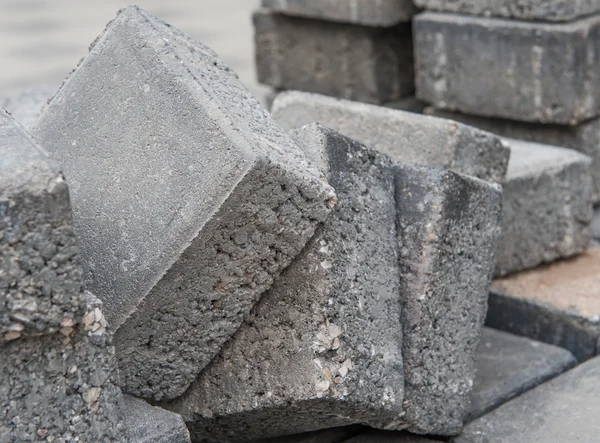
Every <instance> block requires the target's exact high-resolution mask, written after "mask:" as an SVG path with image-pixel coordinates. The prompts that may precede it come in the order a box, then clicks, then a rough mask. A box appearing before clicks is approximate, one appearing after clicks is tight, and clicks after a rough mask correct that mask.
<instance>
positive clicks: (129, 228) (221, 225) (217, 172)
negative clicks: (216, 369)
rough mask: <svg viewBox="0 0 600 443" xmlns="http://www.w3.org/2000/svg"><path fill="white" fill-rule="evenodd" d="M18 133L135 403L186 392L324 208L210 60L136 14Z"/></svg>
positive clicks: (237, 87) (317, 192)
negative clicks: (100, 312) (63, 195)
mask: <svg viewBox="0 0 600 443" xmlns="http://www.w3.org/2000/svg"><path fill="white" fill-rule="evenodd" d="M116 66H118V67H119V68H118V69H116V68H115V67H116ZM33 132H34V136H35V138H36V139H37V140H38V141H39V142H41V143H43V144H44V146H45V147H46V148H47V149H48V150H49V151H50V152H51V154H52V156H53V157H54V158H56V159H57V160H58V161H59V162H60V163H61V164H62V165H63V167H64V171H65V175H66V178H67V181H69V184H70V186H71V189H72V199H73V208H74V226H75V232H76V233H77V235H78V240H79V244H80V247H81V249H82V258H83V261H84V269H85V271H86V282H87V284H88V286H89V288H91V289H92V290H93V292H94V293H96V294H97V295H98V297H99V298H101V299H102V300H103V301H104V302H105V303H106V311H107V317H108V318H109V321H110V322H111V324H112V325H113V328H115V329H117V328H118V330H117V331H116V334H115V345H116V348H117V354H118V357H119V367H120V375H121V381H122V384H123V387H124V389H125V390H126V391H127V392H129V393H132V394H135V395H137V396H139V397H144V398H154V399H166V398H174V397H177V396H179V395H181V394H182V393H183V392H184V391H185V390H186V389H187V387H188V386H189V384H190V383H191V382H192V381H193V380H194V378H195V376H196V375H197V374H198V372H200V371H201V370H202V368H203V367H204V366H205V365H206V364H208V362H210V360H211V359H212V358H213V357H214V356H215V355H216V354H217V352H218V351H219V349H220V347H221V345H222V344H223V343H224V342H225V341H227V340H228V339H229V338H230V336H231V335H232V334H233V333H234V332H235V331H236V330H237V328H238V327H239V326H240V324H241V322H242V317H243V315H244V314H246V313H247V312H248V311H249V310H250V306H251V305H252V304H253V303H255V302H256V301H257V300H258V298H259V297H260V295H261V294H262V293H263V292H264V291H265V290H267V289H268V288H269V287H270V286H271V284H272V282H273V278H274V277H276V276H277V275H278V274H279V272H280V271H281V270H282V269H284V268H285V267H286V266H287V265H288V264H289V263H290V261H291V260H292V258H293V257H295V256H296V255H297V254H298V253H299V252H300V250H301V249H302V248H303V246H304V245H305V243H306V242H307V241H308V239H309V238H310V237H311V236H312V235H313V233H314V230H315V228H316V226H317V224H318V222H320V221H322V220H324V219H325V218H326V216H327V214H328V213H329V211H330V207H331V205H332V204H333V201H334V196H333V195H334V194H333V191H332V189H331V187H330V186H328V185H327V183H326V182H324V181H323V180H321V177H320V176H319V175H318V173H317V172H316V171H313V170H312V169H311V168H310V167H309V166H308V164H307V161H306V160H305V158H304V156H303V155H302V153H301V152H300V150H299V149H298V148H297V147H296V145H295V144H294V143H293V141H292V140H291V139H290V138H289V135H288V134H287V133H286V132H285V131H284V130H283V129H281V128H279V127H278V126H277V125H275V124H274V123H273V122H272V120H271V118H270V116H269V114H268V113H267V111H266V110H264V109H263V108H262V106H261V105H260V104H259V103H258V101H257V100H256V99H255V98H254V97H252V96H251V94H250V93H249V92H248V91H247V90H246V89H245V88H244V87H243V85H242V84H241V83H240V81H239V79H238V78H237V76H236V75H235V74H234V73H233V72H232V71H231V70H230V69H229V68H228V67H227V66H225V65H224V64H223V63H222V62H221V61H219V59H218V58H217V57H216V55H215V54H214V53H213V52H212V51H211V50H210V49H208V48H206V47H205V46H203V45H202V44H200V43H198V42H195V41H193V40H191V39H190V38H188V37H187V36H186V35H184V34H182V33H181V32H179V31H177V30H176V29H174V28H171V27H169V26H168V25H166V24H165V23H163V22H161V21H160V20H158V19H156V18H155V17H153V16H151V15H149V14H147V13H146V12H144V11H142V10H140V9H138V8H136V7H130V8H127V9H124V10H123V11H122V12H120V14H119V15H118V17H117V18H116V19H115V20H114V21H113V22H111V23H110V24H109V25H108V27H107V29H106V31H105V32H104V33H103V34H102V35H101V36H100V37H99V38H98V39H97V40H96V42H95V43H94V44H93V46H92V48H91V52H90V54H89V55H88V56H87V57H86V58H85V59H84V60H83V61H82V62H81V64H80V65H79V67H78V68H77V69H76V70H75V71H74V72H73V74H72V75H71V76H70V77H69V78H68V79H67V80H66V81H65V83H64V84H63V86H62V87H61V89H60V90H59V91H58V93H57V95H56V96H54V98H53V99H52V101H51V102H50V103H49V105H48V106H47V107H46V109H45V111H44V113H43V114H42V115H41V116H40V118H39V119H38V121H37V122H36V124H35V126H34V129H33Z"/></svg>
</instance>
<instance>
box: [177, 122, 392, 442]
mask: <svg viewBox="0 0 600 443" xmlns="http://www.w3.org/2000/svg"><path fill="white" fill-rule="evenodd" d="M296 136H297V138H298V139H299V140H303V141H304V144H305V147H306V150H307V154H308V155H309V157H310V158H311V159H312V160H313V161H314V162H315V164H317V165H319V167H320V168H321V170H322V171H323V172H324V173H325V174H326V175H327V177H328V178H329V181H330V183H331V184H332V185H333V186H334V188H335V189H336V193H337V197H338V203H337V205H336V209H335V210H334V213H333V214H332V216H331V217H330V218H329V220H328V221H327V222H325V224H324V226H323V227H322V228H320V229H319V230H318V231H317V233H316V234H315V236H314V237H313V238H312V239H311V241H310V242H309V244H308V245H307V246H306V248H305V249H304V250H303V251H302V253H301V254H300V255H299V256H298V257H297V258H296V260H295V261H294V262H293V263H292V265H290V267H289V268H288V269H286V270H285V271H284V273H283V274H282V275H281V277H280V278H279V279H278V280H277V281H276V282H275V284H274V286H273V288H272V289H271V290H270V291H269V292H268V293H267V294H265V295H264V296H263V297H262V299H261V300H260V302H259V303H258V304H257V305H256V306H255V307H254V309H253V311H252V312H251V315H250V316H249V318H248V319H247V320H246V322H245V324H244V325H243V326H242V328H240V330H239V331H238V332H237V334H236V335H234V337H233V339H232V340H231V341H230V342H228V343H227V344H226V346H225V347H224V348H223V350H222V352H221V353H220V354H219V355H218V356H217V357H216V358H215V360H213V361H212V363H211V364H210V365H209V366H208V367H207V368H206V369H205V370H204V371H203V372H202V373H201V374H200V376H199V378H198V379H197V380H196V381H195V382H194V384H193V385H192V387H191V388H190V389H189V390H188V391H187V392H186V393H185V394H184V396H182V397H181V398H180V399H177V400H175V401H174V402H172V403H170V404H168V405H167V407H168V408H169V409H171V410H173V411H174V412H177V413H179V414H181V415H182V416H183V417H184V419H185V420H186V423H187V424H188V428H189V429H190V431H191V435H192V440H193V441H197V442H237V441H243V440H251V439H256V438H272V437H277V436H283V435H288V434H295V433H301V432H308V431H314V430H318V429H324V428H331V427H339V426H345V425H349V424H354V423H364V424H368V425H370V426H373V427H378V428H384V427H393V426H394V425H395V424H396V422H397V421H398V420H400V417H401V414H402V409H403V403H402V400H403V391H404V379H403V369H402V324H401V316H400V311H401V303H400V297H399V294H400V292H399V291H400V289H399V278H400V276H399V273H398V256H397V242H396V238H397V237H396V230H395V217H396V214H395V212H396V211H395V205H394V183H393V182H394V176H393V173H392V162H391V161H390V160H389V158H387V157H386V156H384V155H382V154H380V153H377V152H376V151H374V150H368V149H367V148H365V147H364V146H362V145H360V144H359V143H358V142H355V141H354V140H351V139H348V138H346V137H343V136H341V135H339V134H337V133H335V132H334V131H332V130H330V129H326V128H323V127H321V126H319V125H309V126H307V127H304V128H302V129H301V130H299V131H298V132H297V133H296Z"/></svg>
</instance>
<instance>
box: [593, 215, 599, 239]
mask: <svg viewBox="0 0 600 443" xmlns="http://www.w3.org/2000/svg"><path fill="white" fill-rule="evenodd" d="M592 235H593V236H594V240H596V241H600V209H599V208H595V209H594V218H593V219H592Z"/></svg>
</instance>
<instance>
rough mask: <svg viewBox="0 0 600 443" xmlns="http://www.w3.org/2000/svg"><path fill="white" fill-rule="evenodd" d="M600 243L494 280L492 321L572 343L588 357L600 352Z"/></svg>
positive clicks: (537, 336) (571, 348) (581, 357)
mask: <svg viewBox="0 0 600 443" xmlns="http://www.w3.org/2000/svg"><path fill="white" fill-rule="evenodd" d="M599 276H600V249H598V248H590V249H588V250H587V251H585V253H584V254H582V255H580V256H578V257H576V258H573V259H570V260H564V261H560V262H556V263H554V264H552V265H549V266H543V267H540V268H538V269H534V270H532V271H527V272H522V273H519V274H515V275H514V276H512V277H507V278H503V279H498V280H495V281H494V282H493V283H492V287H491V292H490V298H489V310H488V316H487V319H486V324H487V325H488V326H491V327H493V328H496V329H501V330H504V331H507V332H511V333H513V334H517V335H522V336H525V337H529V338H532V339H534V340H539V341H542V342H545V343H549V344H552V345H556V346H560V347H562V348H565V349H568V350H569V351H571V352H572V353H573V355H574V356H575V357H576V358H577V359H578V360H579V361H584V360H587V359H589V358H591V357H593V356H595V355H596V354H597V352H598V350H599V349H598V348H597V342H598V338H599V337H600V289H599V288H600V277H599Z"/></svg>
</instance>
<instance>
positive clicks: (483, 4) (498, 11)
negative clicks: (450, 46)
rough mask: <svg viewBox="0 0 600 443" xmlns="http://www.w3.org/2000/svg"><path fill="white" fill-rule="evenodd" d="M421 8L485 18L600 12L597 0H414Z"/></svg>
mask: <svg viewBox="0 0 600 443" xmlns="http://www.w3.org/2000/svg"><path fill="white" fill-rule="evenodd" d="M414 2H415V4H416V5H417V6H419V7H420V8H424V9H429V10H432V11H445V12H454V13H459V14H466V15H482V16H485V17H490V16H493V17H509V18H516V19H519V20H531V21H536V20H539V21H552V22H554V21H556V22H562V21H569V20H573V19H575V18H577V17H581V16H584V15H590V14H593V13H596V12H599V11H600V4H599V3H598V2H597V1H596V0H518V1H515V0H414Z"/></svg>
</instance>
